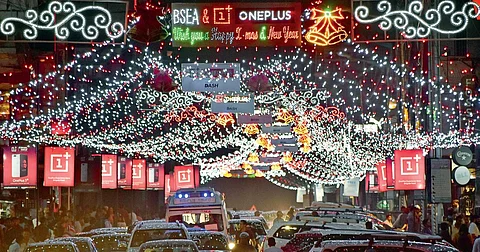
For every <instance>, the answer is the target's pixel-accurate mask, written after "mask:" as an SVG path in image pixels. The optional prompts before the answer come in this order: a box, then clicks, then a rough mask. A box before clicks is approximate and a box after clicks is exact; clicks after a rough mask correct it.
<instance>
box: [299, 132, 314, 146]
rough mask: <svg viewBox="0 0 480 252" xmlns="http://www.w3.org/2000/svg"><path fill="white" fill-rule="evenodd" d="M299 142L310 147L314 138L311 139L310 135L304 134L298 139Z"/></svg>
mask: <svg viewBox="0 0 480 252" xmlns="http://www.w3.org/2000/svg"><path fill="white" fill-rule="evenodd" d="M298 142H299V143H302V144H305V145H310V143H311V142H312V138H310V136H309V135H308V134H304V135H302V136H300V138H299V139H298Z"/></svg>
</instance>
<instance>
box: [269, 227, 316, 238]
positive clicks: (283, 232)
mask: <svg viewBox="0 0 480 252" xmlns="http://www.w3.org/2000/svg"><path fill="white" fill-rule="evenodd" d="M310 229H312V227H309V226H303V225H302V226H291V225H286V226H282V227H280V228H279V229H278V230H277V232H275V234H273V237H275V238H280V239H287V240H291V239H292V238H293V237H294V236H295V234H296V233H298V232H300V231H302V232H304V231H309V230H310Z"/></svg>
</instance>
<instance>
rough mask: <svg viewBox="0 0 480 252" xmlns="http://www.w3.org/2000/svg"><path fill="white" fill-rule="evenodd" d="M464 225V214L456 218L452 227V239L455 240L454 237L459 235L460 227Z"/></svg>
mask: <svg viewBox="0 0 480 252" xmlns="http://www.w3.org/2000/svg"><path fill="white" fill-rule="evenodd" d="M462 224H464V221H463V215H462V214H459V215H457V216H456V217H455V221H454V222H453V226H452V235H451V238H452V239H453V237H454V236H455V235H456V234H458V230H460V226H461V225H462Z"/></svg>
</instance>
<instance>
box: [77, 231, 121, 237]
mask: <svg viewBox="0 0 480 252" xmlns="http://www.w3.org/2000/svg"><path fill="white" fill-rule="evenodd" d="M114 233H115V232H114V231H111V230H97V231H93V230H91V231H88V232H80V233H77V234H75V237H92V236H94V235H99V234H114Z"/></svg>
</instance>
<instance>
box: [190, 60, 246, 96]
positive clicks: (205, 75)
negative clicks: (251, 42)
mask: <svg viewBox="0 0 480 252" xmlns="http://www.w3.org/2000/svg"><path fill="white" fill-rule="evenodd" d="M182 74H183V75H184V76H183V77H182V90H183V91H193V92H212V93H219V92H240V78H239V74H240V65H239V64H235V63H214V64H207V63H183V64H182Z"/></svg>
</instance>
